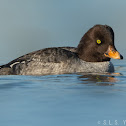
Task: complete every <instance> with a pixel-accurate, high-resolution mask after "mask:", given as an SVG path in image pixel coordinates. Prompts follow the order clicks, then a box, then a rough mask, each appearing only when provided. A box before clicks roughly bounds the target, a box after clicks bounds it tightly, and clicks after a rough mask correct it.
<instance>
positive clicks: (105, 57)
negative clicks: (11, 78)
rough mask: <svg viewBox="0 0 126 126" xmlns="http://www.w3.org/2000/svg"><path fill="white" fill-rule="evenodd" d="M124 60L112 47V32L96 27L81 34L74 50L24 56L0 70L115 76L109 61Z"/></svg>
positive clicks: (18, 73)
mask: <svg viewBox="0 0 126 126" xmlns="http://www.w3.org/2000/svg"><path fill="white" fill-rule="evenodd" d="M111 58H114V59H123V57H122V55H121V54H120V53H119V52H118V51H117V50H116V48H115V46H114V32H113V30H112V28H111V27H109V26H107V25H95V26H94V27H92V28H91V29H89V30H88V31H87V33H85V34H84V36H83V37H82V39H81V40H80V43H79V45H78V46H77V48H75V47H55V48H46V49H42V50H38V51H35V52H32V53H28V54H26V55H23V56H21V57H19V58H17V59H15V60H13V61H11V62H9V63H8V64H5V65H2V66H0V74H1V75H11V74H12V75H47V74H63V73H75V72H90V73H106V72H114V66H113V64H112V63H111V62H110V59H111Z"/></svg>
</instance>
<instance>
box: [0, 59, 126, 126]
mask: <svg viewBox="0 0 126 126" xmlns="http://www.w3.org/2000/svg"><path fill="white" fill-rule="evenodd" d="M114 65H115V70H116V71H115V73H114V74H107V75H102V74H101V75H100V74H85V73H78V74H63V75H46V76H15V75H9V76H0V126H103V125H110V124H111V125H116V124H118V125H121V126H123V125H126V121H125V120H126V109H125V108H126V107H125V106H126V64H125V60H124V61H123V62H122V61H120V60H119V61H117V60H114Z"/></svg>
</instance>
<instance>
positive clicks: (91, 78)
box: [78, 73, 120, 86]
mask: <svg viewBox="0 0 126 126" xmlns="http://www.w3.org/2000/svg"><path fill="white" fill-rule="evenodd" d="M81 75H82V74H81ZM117 75H120V73H118V74H105V75H99V74H83V75H82V76H79V77H78V78H79V79H80V80H81V82H82V84H94V83H95V84H96V85H100V86H108V85H111V86H113V85H114V84H115V83H116V82H117V81H119V80H118V79H117V78H116V76H117Z"/></svg>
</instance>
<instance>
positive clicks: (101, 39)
mask: <svg viewBox="0 0 126 126" xmlns="http://www.w3.org/2000/svg"><path fill="white" fill-rule="evenodd" d="M77 53H78V56H79V58H81V59H82V60H84V61H87V62H104V61H110V59H111V58H113V59H123V56H122V55H121V54H120V53H119V52H118V51H117V50H116V48H115V45H114V31H113V30H112V28H111V27H110V26H107V25H95V26H94V27H92V28H91V29H89V30H88V31H87V32H86V33H85V34H84V36H83V37H82V39H81V40H80V43H79V45H78V47H77Z"/></svg>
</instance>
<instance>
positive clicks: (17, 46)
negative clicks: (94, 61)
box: [0, 0, 126, 63]
mask: <svg viewBox="0 0 126 126" xmlns="http://www.w3.org/2000/svg"><path fill="white" fill-rule="evenodd" d="M95 24H107V25H110V26H111V27H112V28H113V29H114V31H115V45H116V47H117V49H118V51H119V52H120V53H121V54H122V55H123V56H124V58H125V54H126V42H125V41H126V32H125V30H126V1H125V0H94V1H93V0H0V63H5V62H8V61H9V60H11V59H14V58H16V57H19V56H21V55H23V54H26V53H29V52H32V51H35V50H38V49H42V48H46V47H55V46H56V47H58V46H77V45H78V43H79V41H80V39H81V37H82V36H83V34H84V33H85V32H86V31H87V30H88V29H89V28H91V27H92V26H93V25H95Z"/></svg>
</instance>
